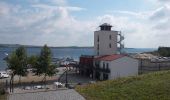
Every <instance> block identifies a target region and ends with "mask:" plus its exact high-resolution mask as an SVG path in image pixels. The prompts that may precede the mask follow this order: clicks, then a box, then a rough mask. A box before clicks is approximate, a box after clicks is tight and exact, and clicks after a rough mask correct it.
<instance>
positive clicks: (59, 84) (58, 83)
mask: <svg viewBox="0 0 170 100" xmlns="http://www.w3.org/2000/svg"><path fill="white" fill-rule="evenodd" d="M54 85H55V86H56V87H58V88H61V87H64V85H63V84H62V83H60V82H54Z"/></svg>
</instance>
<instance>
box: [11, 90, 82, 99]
mask: <svg viewBox="0 0 170 100" xmlns="http://www.w3.org/2000/svg"><path fill="white" fill-rule="evenodd" d="M8 100H85V99H84V97H82V96H81V95H80V94H78V93H77V92H76V91H75V90H73V89H69V90H60V91H48V92H37V93H23V94H22V93H21V94H10V95H9V98H8Z"/></svg>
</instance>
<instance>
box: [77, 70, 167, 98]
mask: <svg viewBox="0 0 170 100" xmlns="http://www.w3.org/2000/svg"><path fill="white" fill-rule="evenodd" d="M76 90H77V91H78V92H79V93H80V94H81V95H83V96H84V97H85V98H86V99H87V100H170V71H163V72H156V73H150V74H146V75H140V76H136V77H128V78H121V79H117V80H109V81H104V82H99V83H97V84H90V85H87V86H79V87H77V88H76Z"/></svg>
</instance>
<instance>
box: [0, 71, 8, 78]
mask: <svg viewBox="0 0 170 100" xmlns="http://www.w3.org/2000/svg"><path fill="white" fill-rule="evenodd" d="M8 77H9V74H8V73H7V72H5V71H1V72H0V78H8Z"/></svg>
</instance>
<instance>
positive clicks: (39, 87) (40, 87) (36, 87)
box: [34, 85, 44, 89]
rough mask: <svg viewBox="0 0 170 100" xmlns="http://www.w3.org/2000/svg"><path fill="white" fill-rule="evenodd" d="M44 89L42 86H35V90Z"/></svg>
mask: <svg viewBox="0 0 170 100" xmlns="http://www.w3.org/2000/svg"><path fill="white" fill-rule="evenodd" d="M43 88H44V87H43V86H41V85H37V86H34V89H43Z"/></svg>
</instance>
